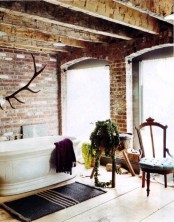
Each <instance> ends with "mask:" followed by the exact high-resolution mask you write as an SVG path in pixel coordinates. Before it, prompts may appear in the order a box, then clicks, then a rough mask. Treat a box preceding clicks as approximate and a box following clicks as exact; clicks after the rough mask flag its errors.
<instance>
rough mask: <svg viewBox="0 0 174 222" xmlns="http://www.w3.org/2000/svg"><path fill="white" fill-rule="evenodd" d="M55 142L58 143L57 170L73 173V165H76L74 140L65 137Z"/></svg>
mask: <svg viewBox="0 0 174 222" xmlns="http://www.w3.org/2000/svg"><path fill="white" fill-rule="evenodd" d="M54 144H55V145H56V172H57V173H58V172H64V173H70V174H72V167H75V166H76V157H75V153H74V149H73V143H72V141H71V140H70V139H64V140H61V141H60V142H56V143H54Z"/></svg>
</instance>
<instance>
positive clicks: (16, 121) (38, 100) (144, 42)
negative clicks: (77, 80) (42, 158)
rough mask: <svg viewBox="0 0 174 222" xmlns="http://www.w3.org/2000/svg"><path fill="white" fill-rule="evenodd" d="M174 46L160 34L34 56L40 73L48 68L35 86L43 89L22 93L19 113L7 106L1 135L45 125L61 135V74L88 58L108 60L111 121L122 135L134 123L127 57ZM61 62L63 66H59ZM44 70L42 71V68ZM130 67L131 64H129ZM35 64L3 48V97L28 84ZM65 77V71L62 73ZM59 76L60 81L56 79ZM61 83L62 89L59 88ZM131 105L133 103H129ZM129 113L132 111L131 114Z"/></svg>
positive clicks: (0, 124) (0, 69) (166, 35)
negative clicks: (66, 51)
mask: <svg viewBox="0 0 174 222" xmlns="http://www.w3.org/2000/svg"><path fill="white" fill-rule="evenodd" d="M172 43H173V34H172V33H171V32H165V33H161V34H160V35H159V36H153V38H145V37H144V38H142V39H137V40H136V41H125V42H124V41H123V42H121V43H118V44H111V45H109V46H102V47H99V46H96V47H92V48H88V49H86V50H85V49H83V50H81V49H77V50H74V51H73V52H71V53H69V54H68V53H65V54H61V55H57V58H58V63H57V62H56V56H55V55H47V54H39V53H37V54H36V53H35V54H34V56H35V58H36V63H37V64H38V66H39V67H38V69H39V68H41V67H43V65H44V64H47V66H46V68H45V70H44V71H43V72H42V73H41V75H39V76H38V77H37V78H36V79H35V80H34V81H33V83H32V85H31V88H32V89H33V90H37V89H40V90H41V91H40V92H39V93H37V94H33V93H31V92H28V91H23V92H20V94H19V98H20V99H21V100H23V101H25V104H20V103H18V102H17V101H15V100H13V101H12V103H13V105H14V106H15V107H16V109H15V110H14V109H12V108H11V107H10V106H9V104H8V103H7V102H6V103H5V104H4V105H3V108H4V110H1V109H0V135H2V134H3V133H5V132H11V131H12V132H13V133H20V131H21V126H22V125H28V124H37V123H46V124H47V125H48V127H49V135H53V134H57V133H61V131H62V128H61V123H62V110H61V100H60V98H61V91H60V89H61V88H62V90H64V87H65V86H64V85H62V86H61V84H60V83H61V78H60V74H61V70H60V66H61V67H62V68H65V67H66V66H69V65H70V64H74V63H76V62H77V61H80V60H83V59H86V58H96V59H104V60H107V61H108V62H109V64H110V98H111V101H110V104H111V119H113V120H114V121H116V122H117V123H118V125H119V129H120V131H121V132H125V131H127V127H128V125H127V123H128V121H129V122H130V123H131V122H132V119H131V118H132V114H131V106H130V105H128V99H129V100H130V99H131V95H130V94H129V95H130V97H129V98H128V97H127V95H126V93H127V89H128V92H131V90H132V89H131V86H132V85H131V78H130V70H131V69H130V67H129V64H128V63H127V60H126V57H127V58H129V59H131V58H133V57H135V56H137V55H139V54H141V53H144V52H147V51H150V50H152V49H153V47H163V46H167V45H169V44H172ZM59 62H60V64H59ZM40 66H41V67H40ZM130 66H131V64H130ZM33 70H34V69H33V61H32V57H31V54H30V53H27V52H23V51H21V50H12V49H6V48H0V76H1V75H3V76H8V77H10V78H9V79H6V80H2V79H0V95H3V96H6V95H9V94H11V93H13V92H14V91H15V90H17V89H19V88H20V87H21V85H20V84H25V83H27V82H28V81H29V80H30V79H31V76H32V75H33ZM62 73H63V70H62ZM57 76H58V77H57ZM58 79H59V85H58ZM129 103H130V101H129ZM128 109H129V110H128Z"/></svg>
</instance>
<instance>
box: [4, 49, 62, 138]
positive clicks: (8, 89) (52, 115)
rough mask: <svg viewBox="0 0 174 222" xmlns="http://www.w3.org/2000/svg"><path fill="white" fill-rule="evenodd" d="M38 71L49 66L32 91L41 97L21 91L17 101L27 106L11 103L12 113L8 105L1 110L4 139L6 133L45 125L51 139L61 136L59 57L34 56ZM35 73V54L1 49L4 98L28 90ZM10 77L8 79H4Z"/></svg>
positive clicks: (38, 78) (37, 79) (15, 102)
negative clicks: (54, 136) (18, 90)
mask: <svg viewBox="0 0 174 222" xmlns="http://www.w3.org/2000/svg"><path fill="white" fill-rule="evenodd" d="M33 55H34V57H35V61H36V67H37V70H40V69H41V68H42V67H43V66H44V65H45V64H46V68H45V69H44V71H43V72H42V73H41V74H40V75H39V76H38V77H36V79H34V81H33V82H32V83H31V85H30V88H31V89H32V90H34V91H37V90H40V92H39V93H36V94H35V93H31V92H29V91H27V90H24V91H21V92H20V93H19V94H18V95H17V96H16V97H17V98H19V99H20V100H22V101H24V102H25V104H21V103H19V102H17V101H16V100H15V99H11V102H12V104H13V106H14V107H15V108H16V109H12V108H11V107H10V105H9V103H8V102H6V103H5V104H4V105H3V110H1V109H0V135H3V134H4V133H5V132H13V133H14V134H17V133H20V132H21V126H23V125H30V124H39V123H45V124H47V125H48V128H49V135H52V134H57V133H58V93H57V92H58V85H57V59H56V56H55V55H47V54H39V53H37V54H36V53H34V54H33ZM33 73H34V66H33V59H32V56H31V53H29V52H23V51H20V50H13V49H6V48H0V95H2V96H4V97H5V96H7V95H10V94H12V93H13V92H15V91H16V90H17V89H19V88H21V87H22V86H24V85H25V84H26V83H28V81H29V80H30V79H31V77H32V76H33ZM4 76H7V77H8V79H2V78H3V77H4Z"/></svg>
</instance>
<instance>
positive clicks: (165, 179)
mask: <svg viewBox="0 0 174 222" xmlns="http://www.w3.org/2000/svg"><path fill="white" fill-rule="evenodd" d="M164 186H165V188H166V187H167V174H165V175H164Z"/></svg>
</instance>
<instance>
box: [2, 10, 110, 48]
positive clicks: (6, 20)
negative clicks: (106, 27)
mask: <svg viewBox="0 0 174 222" xmlns="http://www.w3.org/2000/svg"><path fill="white" fill-rule="evenodd" d="M0 23H1V24H7V25H11V26H16V27H21V28H22V27H23V28H26V29H27V28H29V29H33V30H36V31H42V32H43V33H45V34H50V33H52V34H53V35H58V36H60V37H62V36H64V37H68V38H73V39H76V40H81V41H87V42H93V43H99V42H101V43H102V42H107V41H108V40H109V38H110V37H107V36H101V35H99V34H93V33H90V32H85V31H82V30H81V31H79V30H74V29H72V28H68V27H63V26H60V25H57V24H53V23H48V22H43V21H40V20H36V19H31V18H30V20H29V19H28V18H27V17H23V16H16V15H12V14H7V13H5V12H0ZM80 47H81V45H80Z"/></svg>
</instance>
